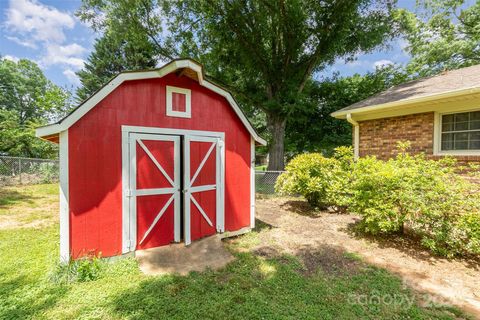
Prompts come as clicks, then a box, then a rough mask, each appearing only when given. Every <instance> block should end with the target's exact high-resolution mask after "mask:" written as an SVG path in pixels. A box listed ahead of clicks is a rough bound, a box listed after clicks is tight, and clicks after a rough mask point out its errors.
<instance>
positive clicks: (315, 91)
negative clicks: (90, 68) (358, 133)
mask: <svg viewBox="0 0 480 320" xmlns="http://www.w3.org/2000/svg"><path fill="white" fill-rule="evenodd" d="M410 79H411V77H410V76H409V75H408V74H407V73H406V72H405V70H403V68H402V67H400V66H387V67H383V68H377V69H376V70H375V71H374V72H368V73H367V74H365V75H360V74H354V75H353V76H350V77H340V75H339V74H338V73H337V74H335V75H334V76H333V77H331V78H327V79H325V80H323V81H321V82H317V81H312V82H311V83H310V87H309V92H308V96H309V103H310V104H313V105H314V107H312V108H309V109H308V110H309V111H308V112H303V113H299V114H294V115H293V116H292V118H291V119H290V121H289V123H288V125H287V134H286V149H287V154H288V155H289V156H293V155H296V154H298V153H302V152H306V151H308V152H322V153H325V154H331V153H332V151H333V149H334V148H335V147H338V146H341V145H350V144H351V143H352V132H351V125H350V124H349V123H348V122H347V121H345V120H338V119H335V118H333V117H331V116H330V114H331V113H332V112H334V111H337V110H339V109H341V108H344V107H347V106H349V105H351V104H353V103H355V102H358V101H361V100H363V99H367V98H369V97H371V96H373V95H375V94H377V93H379V92H382V91H384V90H386V89H388V88H390V87H392V86H395V85H398V84H400V83H403V82H405V81H407V80H410Z"/></svg>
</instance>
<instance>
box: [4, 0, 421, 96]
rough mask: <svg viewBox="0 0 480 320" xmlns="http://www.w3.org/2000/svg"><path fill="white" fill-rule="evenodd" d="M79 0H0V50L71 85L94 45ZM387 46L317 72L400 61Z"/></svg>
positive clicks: (397, 44)
mask: <svg viewBox="0 0 480 320" xmlns="http://www.w3.org/2000/svg"><path fill="white" fill-rule="evenodd" d="M80 4H81V1H80V0H0V55H1V56H3V57H4V58H6V59H11V60H14V61H16V60H18V59H20V58H27V59H30V60H33V61H35V62H37V63H38V65H39V66H40V68H41V69H42V70H43V72H44V73H45V75H46V76H47V78H49V79H50V80H52V81H53V82H54V83H56V84H57V85H60V86H62V87H65V88H67V89H70V90H73V89H75V88H76V87H78V85H79V84H80V82H79V79H78V77H77V76H76V75H75V72H76V71H78V70H80V69H81V68H82V66H83V64H84V62H85V60H86V59H87V57H88V55H89V53H90V52H91V50H92V48H93V42H94V40H95V38H96V36H98V35H96V34H95V33H94V32H93V31H92V30H91V29H90V28H89V27H88V25H86V24H84V23H82V22H81V21H80V20H79V19H78V18H77V17H75V11H76V10H77V9H78V7H79V6H80ZM414 5H415V0H399V6H400V7H403V8H408V9H410V10H413V9H414ZM389 45H390V48H389V49H388V50H376V51H375V52H372V53H368V54H361V55H359V56H358V57H357V59H356V60H355V61H352V62H349V63H345V61H343V60H338V61H337V62H336V63H335V64H334V65H333V66H331V67H329V68H328V69H327V70H325V72H324V73H322V75H321V76H322V77H324V76H329V75H331V74H333V73H334V72H338V73H339V74H340V75H342V76H349V75H352V74H354V73H360V74H364V73H366V72H369V71H374V70H375V68H376V67H381V66H383V65H386V64H392V63H396V64H403V63H405V62H408V60H409V56H408V54H407V53H406V52H405V50H404V49H405V45H406V43H405V41H403V40H402V39H397V40H394V41H392V42H391V43H389Z"/></svg>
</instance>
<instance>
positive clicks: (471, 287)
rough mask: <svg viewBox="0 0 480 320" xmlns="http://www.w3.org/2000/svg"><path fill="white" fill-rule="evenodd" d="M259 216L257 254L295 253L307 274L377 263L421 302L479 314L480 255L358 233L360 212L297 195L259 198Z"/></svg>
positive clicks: (340, 271)
mask: <svg viewBox="0 0 480 320" xmlns="http://www.w3.org/2000/svg"><path fill="white" fill-rule="evenodd" d="M256 218H257V219H258V220H257V227H260V229H262V231H261V232H260V233H259V238H260V243H259V244H258V245H257V246H256V248H255V249H254V252H255V253H256V254H258V255H262V256H266V257H269V256H278V255H281V254H283V253H287V254H292V255H295V256H297V257H299V258H300V259H301V261H303V264H304V269H303V270H302V272H303V273H304V274H305V275H307V276H308V274H309V273H311V272H313V271H314V270H316V269H317V268H321V269H322V270H323V271H324V272H325V273H326V274H329V273H335V274H337V273H351V272H355V271H356V270H358V268H361V267H362V264H365V263H368V264H372V265H375V266H378V267H381V268H385V269H387V270H389V271H391V272H393V273H395V274H397V275H399V276H400V277H401V278H402V280H403V281H404V283H405V284H406V285H408V286H410V287H412V288H413V289H414V290H415V291H417V292H420V294H419V299H420V301H422V302H424V303H445V302H447V303H451V304H454V305H457V306H459V307H461V308H463V309H464V310H466V311H467V312H470V313H472V314H474V315H476V316H477V317H479V318H480V261H479V260H478V259H458V260H454V259H446V258H441V257H436V256H433V255H432V254H431V253H430V252H428V251H427V250H425V249H424V248H422V247H421V246H419V245H418V243H417V242H416V241H414V240H413V239H408V238H405V237H401V236H397V237H389V238H373V237H366V236H363V235H361V234H358V233H356V232H355V225H356V223H357V222H358V221H359V217H357V216H355V215H351V214H338V213H331V212H318V211H315V210H312V208H310V207H309V206H308V204H307V203H306V202H305V201H302V200H299V199H294V198H260V199H258V198H257V201H256ZM352 254H353V255H354V256H358V257H360V258H361V259H355V258H352V257H351V255H352Z"/></svg>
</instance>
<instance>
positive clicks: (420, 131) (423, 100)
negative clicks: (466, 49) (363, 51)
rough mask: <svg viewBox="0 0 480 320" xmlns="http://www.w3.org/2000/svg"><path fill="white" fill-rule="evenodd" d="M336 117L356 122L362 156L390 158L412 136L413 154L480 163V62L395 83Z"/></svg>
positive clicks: (356, 147) (355, 143) (356, 149)
mask: <svg viewBox="0 0 480 320" xmlns="http://www.w3.org/2000/svg"><path fill="white" fill-rule="evenodd" d="M332 116H333V117H335V118H338V119H346V120H347V121H348V122H350V123H351V124H352V125H353V128H354V130H353V146H354V152H355V156H356V157H358V156H360V157H363V156H367V155H375V156H377V157H378V158H380V159H388V158H390V157H392V156H395V154H396V153H397V148H396V145H397V141H406V140H408V141H410V142H411V149H410V152H411V153H421V152H423V153H425V154H426V155H427V156H428V157H430V158H433V159H438V158H441V157H444V156H445V155H451V156H454V157H456V158H457V159H458V160H459V162H461V163H468V162H480V65H476V66H471V67H467V68H462V69H458V70H453V71H448V72H444V73H442V74H440V75H437V76H433V77H429V78H424V79H420V80H415V81H411V82H407V83H404V84H402V85H399V86H395V87H392V88H390V89H388V90H386V91H384V92H382V93H380V94H377V95H375V96H373V97H370V98H368V99H366V100H363V101H360V102H357V103H355V104H353V105H351V106H348V107H346V108H343V109H341V110H338V111H336V112H334V113H332Z"/></svg>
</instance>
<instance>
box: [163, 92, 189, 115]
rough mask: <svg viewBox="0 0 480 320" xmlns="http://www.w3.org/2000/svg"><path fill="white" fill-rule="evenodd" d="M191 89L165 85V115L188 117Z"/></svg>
mask: <svg viewBox="0 0 480 320" xmlns="http://www.w3.org/2000/svg"><path fill="white" fill-rule="evenodd" d="M191 104H192V103H191V91H190V90H189V89H184V88H178V87H172V86H167V101H166V105H167V116H169V117H178V118H190V117H191V115H192V106H191Z"/></svg>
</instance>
